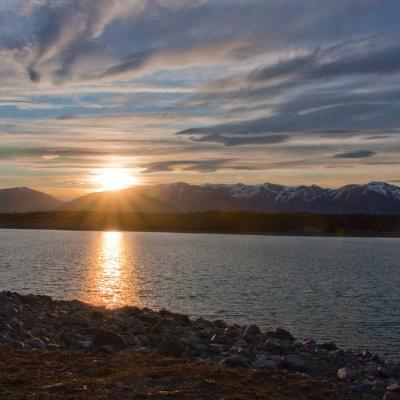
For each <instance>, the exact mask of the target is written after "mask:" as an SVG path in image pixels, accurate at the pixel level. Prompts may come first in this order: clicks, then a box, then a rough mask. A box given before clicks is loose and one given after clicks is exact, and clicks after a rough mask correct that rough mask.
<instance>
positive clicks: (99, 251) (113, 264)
mask: <svg viewBox="0 0 400 400" xmlns="http://www.w3.org/2000/svg"><path fill="white" fill-rule="evenodd" d="M93 251H94V252H95V257H94V262H93V265H92V266H91V269H90V271H89V276H88V281H89V282H88V288H89V290H88V292H87V294H86V298H85V301H87V302H88V303H92V304H96V305H103V306H106V307H109V308H115V307H119V306H123V305H125V304H137V302H138V301H137V296H136V280H135V274H134V272H135V270H134V265H131V264H130V263H129V262H128V254H127V252H128V250H127V246H126V244H125V238H124V233H123V232H102V233H101V236H100V240H99V242H98V243H97V245H96V247H95V248H94V249H93Z"/></svg>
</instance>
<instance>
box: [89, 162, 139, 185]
mask: <svg viewBox="0 0 400 400" xmlns="http://www.w3.org/2000/svg"><path fill="white" fill-rule="evenodd" d="M93 183H94V184H95V185H97V186H98V187H99V189H100V190H104V191H108V190H122V189H126V188H128V187H130V186H134V185H137V184H138V183H139V178H138V177H137V176H135V175H133V173H132V172H131V173H130V172H129V171H127V170H125V169H124V168H102V169H99V170H97V171H95V175H94V177H93Z"/></svg>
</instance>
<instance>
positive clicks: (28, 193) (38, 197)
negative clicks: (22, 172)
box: [0, 187, 63, 213]
mask: <svg viewBox="0 0 400 400" xmlns="http://www.w3.org/2000/svg"><path fill="white" fill-rule="evenodd" d="M62 204H63V202H62V201H60V200H58V199H56V198H55V197H52V196H49V195H48V194H45V193H42V192H38V191H36V190H32V189H29V188H26V187H18V188H11V189H0V212H3V213H12V212H30V211H52V210H57V209H58V208H59V207H60V206H61V205H62Z"/></svg>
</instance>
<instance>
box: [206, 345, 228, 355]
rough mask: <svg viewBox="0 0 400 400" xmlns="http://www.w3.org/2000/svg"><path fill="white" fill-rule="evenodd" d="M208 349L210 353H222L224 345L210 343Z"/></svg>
mask: <svg viewBox="0 0 400 400" xmlns="http://www.w3.org/2000/svg"><path fill="white" fill-rule="evenodd" d="M208 349H209V351H210V352H211V353H216V354H219V353H222V352H223V351H224V350H225V346H224V345H222V344H216V343H215V344H210V346H208Z"/></svg>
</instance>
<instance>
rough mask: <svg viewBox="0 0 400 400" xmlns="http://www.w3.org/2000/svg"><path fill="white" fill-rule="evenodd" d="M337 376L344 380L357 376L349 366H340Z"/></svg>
mask: <svg viewBox="0 0 400 400" xmlns="http://www.w3.org/2000/svg"><path fill="white" fill-rule="evenodd" d="M337 376H338V378H339V379H342V380H353V379H354V378H355V374H354V372H353V371H352V370H351V369H350V368H348V367H343V368H340V369H339V370H338V372H337Z"/></svg>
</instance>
